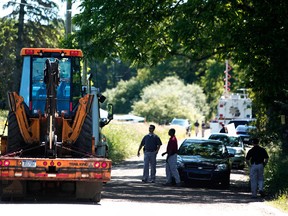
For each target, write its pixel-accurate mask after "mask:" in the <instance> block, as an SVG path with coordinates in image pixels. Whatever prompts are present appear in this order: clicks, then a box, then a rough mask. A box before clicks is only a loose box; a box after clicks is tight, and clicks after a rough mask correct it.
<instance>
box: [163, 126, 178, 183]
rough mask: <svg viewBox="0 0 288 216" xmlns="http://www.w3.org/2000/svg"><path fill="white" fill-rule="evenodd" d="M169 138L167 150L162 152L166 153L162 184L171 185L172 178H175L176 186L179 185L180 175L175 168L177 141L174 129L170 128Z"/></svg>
mask: <svg viewBox="0 0 288 216" xmlns="http://www.w3.org/2000/svg"><path fill="white" fill-rule="evenodd" d="M168 135H169V136H170V139H169V141H168V145H167V150H166V152H164V153H163V154H162V156H164V155H165V154H167V159H166V183H165V184H164V185H166V186H170V185H172V178H174V179H175V183H176V186H181V182H180V176H179V173H178V170H177V151H178V143H177V139H176V136H175V129H174V128H171V129H170V130H169V132H168Z"/></svg>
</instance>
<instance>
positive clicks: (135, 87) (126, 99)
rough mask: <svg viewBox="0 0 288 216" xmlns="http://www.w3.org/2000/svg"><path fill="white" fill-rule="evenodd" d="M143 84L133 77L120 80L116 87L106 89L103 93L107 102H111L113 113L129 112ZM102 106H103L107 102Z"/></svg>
mask: <svg viewBox="0 0 288 216" xmlns="http://www.w3.org/2000/svg"><path fill="white" fill-rule="evenodd" d="M143 87H144V86H143V84H142V83H141V82H140V81H139V80H137V79H136V78H135V77H133V78H131V79H130V80H129V81H123V80H121V81H120V82H119V83H118V85H117V87H115V88H113V89H107V90H106V91H105V92H104V93H103V95H105V96H106V97H107V101H106V103H107V102H109V103H112V104H113V106H114V112H115V113H123V114H125V113H129V112H131V111H132V104H133V103H134V102H135V101H138V100H139V99H140V92H141V90H142V88H143ZM106 103H104V104H103V105H102V106H103V108H105V107H106V106H107V104H106Z"/></svg>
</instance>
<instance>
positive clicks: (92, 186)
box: [76, 182, 103, 203]
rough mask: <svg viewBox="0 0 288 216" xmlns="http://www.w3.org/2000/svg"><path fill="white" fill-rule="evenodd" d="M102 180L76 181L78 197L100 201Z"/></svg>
mask: <svg viewBox="0 0 288 216" xmlns="http://www.w3.org/2000/svg"><path fill="white" fill-rule="evenodd" d="M102 188H103V183H102V182H76V199H89V200H91V201H93V202H97V203H98V202H100V200H101V191H102Z"/></svg>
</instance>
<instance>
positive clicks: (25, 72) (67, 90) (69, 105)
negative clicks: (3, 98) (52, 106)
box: [20, 49, 83, 115]
mask: <svg viewBox="0 0 288 216" xmlns="http://www.w3.org/2000/svg"><path fill="white" fill-rule="evenodd" d="M21 55H22V56H23V61H24V62H23V69H22V80H21V88H20V95H21V96H22V97H23V98H24V102H25V103H26V104H27V105H29V111H30V112H31V114H38V113H39V112H40V113H41V114H44V112H45V105H46V97H47V94H46V84H45V79H46V77H47V75H46V74H44V70H43V69H44V66H45V64H46V60H47V59H48V60H49V61H50V62H52V63H54V62H55V61H56V60H57V61H58V66H59V74H55V79H57V81H58V82H59V84H58V87H57V90H56V91H57V95H56V97H57V108H56V110H57V113H58V114H59V115H60V114H61V113H64V114H68V115H69V114H70V113H71V112H72V111H73V107H75V106H76V104H77V103H78V100H79V99H80V98H81V97H82V93H81V90H82V89H81V74H80V60H81V57H83V54H82V51H80V50H74V51H69V52H65V50H62V52H46V51H45V52H43V49H42V50H35V49H23V50H22V52H21ZM30 74H31V75H30ZM30 86H31V87H30ZM30 89H32V91H30Z"/></svg>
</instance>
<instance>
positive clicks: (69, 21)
mask: <svg viewBox="0 0 288 216" xmlns="http://www.w3.org/2000/svg"><path fill="white" fill-rule="evenodd" d="M71 32H72V0H67V5H66V31H65V36H66V38H67V37H68V34H71Z"/></svg>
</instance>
